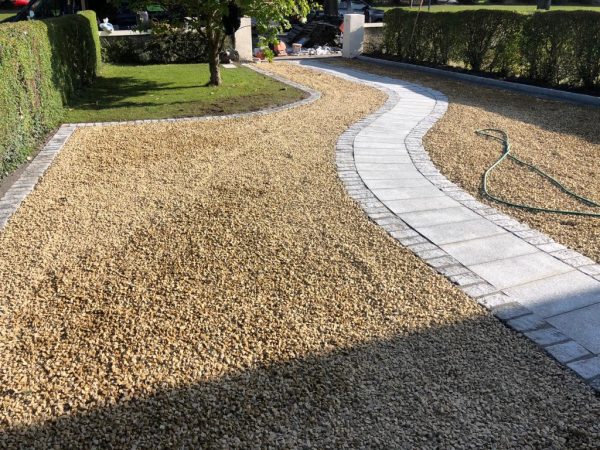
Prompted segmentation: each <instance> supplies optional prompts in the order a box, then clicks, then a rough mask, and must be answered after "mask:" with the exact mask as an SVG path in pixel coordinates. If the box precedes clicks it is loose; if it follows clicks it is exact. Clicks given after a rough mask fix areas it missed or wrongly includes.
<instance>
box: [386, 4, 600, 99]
mask: <svg viewBox="0 0 600 450" xmlns="http://www.w3.org/2000/svg"><path fill="white" fill-rule="evenodd" d="M385 23H386V29H385V38H384V40H383V48H382V49H381V52H382V53H385V54H387V55H390V56H395V57H397V58H399V59H400V60H404V61H410V62H420V63H426V64H435V65H446V64H450V65H456V66H460V67H465V68H468V69H472V70H474V71H478V72H488V73H496V74H500V75H504V76H508V75H511V76H515V77H524V78H528V79H530V80H532V81H536V82H541V83H545V84H548V85H551V86H560V85H564V86H570V87H577V86H584V87H586V88H588V89H598V88H600V13H596V12H592V11H553V12H544V13H535V14H532V15H522V14H518V13H514V12H509V11H497V10H474V11H461V12H456V13H426V12H421V13H416V12H408V11H401V10H391V11H388V12H387V13H386V15H385Z"/></svg>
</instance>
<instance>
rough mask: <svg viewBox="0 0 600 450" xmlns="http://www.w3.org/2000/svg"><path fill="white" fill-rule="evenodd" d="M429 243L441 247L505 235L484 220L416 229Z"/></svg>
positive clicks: (501, 230) (502, 231) (500, 229)
mask: <svg viewBox="0 0 600 450" xmlns="http://www.w3.org/2000/svg"><path fill="white" fill-rule="evenodd" d="M416 228H417V230H418V231H419V233H421V234H422V235H424V236H426V237H427V238H428V239H429V240H430V241H432V242H434V243H436V244H438V245H442V244H450V243H453V242H461V241H466V240H471V239H477V238H483V237H488V236H494V235H497V234H503V233H506V231H504V230H503V229H502V228H500V227H499V226H497V225H495V224H493V223H491V222H490V221H488V220H486V219H482V218H480V219H475V220H468V221H464V222H453V223H445V224H441V225H434V226H429V227H419V226H417V227H416Z"/></svg>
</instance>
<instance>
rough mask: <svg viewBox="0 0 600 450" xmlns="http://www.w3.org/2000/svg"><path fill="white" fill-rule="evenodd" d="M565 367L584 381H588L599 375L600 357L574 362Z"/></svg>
mask: <svg viewBox="0 0 600 450" xmlns="http://www.w3.org/2000/svg"><path fill="white" fill-rule="evenodd" d="M567 366H569V368H571V369H572V370H573V371H575V372H576V373H577V374H579V376H581V377H582V378H584V379H590V378H594V377H596V376H598V375H600V357H598V356H595V357H593V358H588V359H582V360H579V361H575V362H572V363H569V364H567Z"/></svg>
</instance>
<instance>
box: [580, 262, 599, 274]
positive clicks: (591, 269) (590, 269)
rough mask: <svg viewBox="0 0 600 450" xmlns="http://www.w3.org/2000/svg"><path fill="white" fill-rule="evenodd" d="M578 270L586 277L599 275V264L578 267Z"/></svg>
mask: <svg viewBox="0 0 600 450" xmlns="http://www.w3.org/2000/svg"><path fill="white" fill-rule="evenodd" d="M579 270H580V271H582V272H583V273H586V274H588V275H600V264H592V265H591V266H582V267H579Z"/></svg>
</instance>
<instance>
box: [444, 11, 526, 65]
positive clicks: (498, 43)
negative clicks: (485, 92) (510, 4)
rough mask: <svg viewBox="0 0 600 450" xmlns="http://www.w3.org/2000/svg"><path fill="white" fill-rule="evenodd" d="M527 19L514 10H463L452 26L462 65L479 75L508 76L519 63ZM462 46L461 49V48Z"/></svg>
mask: <svg viewBox="0 0 600 450" xmlns="http://www.w3.org/2000/svg"><path fill="white" fill-rule="evenodd" d="M524 21H525V16H524V15H522V14H518V13H515V12H512V11H494V10H485V9H480V10H474V11H461V12H459V13H458V15H457V16H456V17H455V18H454V20H453V22H452V24H453V27H454V28H455V29H456V31H455V33H454V35H455V40H454V42H455V45H456V47H457V49H458V51H459V54H460V55H461V56H462V60H463V62H464V63H465V64H466V65H467V66H468V67H470V68H471V69H473V70H475V71H477V72H479V71H486V72H501V73H504V74H506V73H507V72H509V71H510V69H511V67H512V66H513V65H514V64H517V63H518V61H519V59H520V58H519V39H520V36H521V35H522V27H523V22H524ZM461 46H462V48H461Z"/></svg>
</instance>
